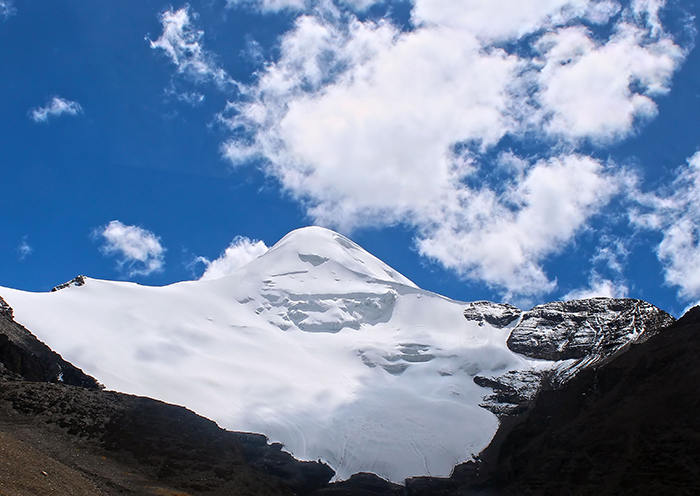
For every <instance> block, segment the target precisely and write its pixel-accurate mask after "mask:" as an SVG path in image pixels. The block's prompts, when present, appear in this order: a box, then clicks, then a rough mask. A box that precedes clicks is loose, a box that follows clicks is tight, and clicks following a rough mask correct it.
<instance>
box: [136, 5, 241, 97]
mask: <svg viewBox="0 0 700 496" xmlns="http://www.w3.org/2000/svg"><path fill="white" fill-rule="evenodd" d="M194 18H196V14H194V13H193V14H190V8H189V5H186V6H185V7H183V8H181V9H179V10H173V9H172V8H170V9H168V10H166V11H164V12H162V13H161V14H160V22H161V25H162V27H163V32H162V33H161V35H160V37H159V38H158V39H157V40H155V41H153V40H150V39H149V40H148V41H149V43H150V46H151V48H153V49H154V50H163V51H164V52H165V53H166V55H167V56H168V57H170V60H171V61H172V63H173V64H175V67H176V68H177V72H178V73H180V74H184V75H186V76H188V77H190V78H192V79H193V80H195V81H212V82H213V83H214V84H216V85H217V86H218V87H220V88H222V89H223V88H227V87H229V86H230V85H232V84H235V82H234V81H233V80H232V79H231V78H230V76H229V75H228V74H227V73H226V71H225V70H224V69H222V68H221V67H219V66H218V64H217V63H216V61H215V59H214V56H213V55H212V54H210V53H209V52H207V51H206V50H205V49H204V46H203V44H202V37H203V36H204V31H201V30H198V29H196V28H195V27H194V26H193V25H192V20H193V19H194Z"/></svg>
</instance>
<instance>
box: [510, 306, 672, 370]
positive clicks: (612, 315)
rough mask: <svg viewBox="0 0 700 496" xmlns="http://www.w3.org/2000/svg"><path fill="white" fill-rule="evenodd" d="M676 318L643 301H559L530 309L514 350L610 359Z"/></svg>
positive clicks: (513, 335)
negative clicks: (623, 348)
mask: <svg viewBox="0 0 700 496" xmlns="http://www.w3.org/2000/svg"><path fill="white" fill-rule="evenodd" d="M673 322H674V318H673V317H671V316H670V315H669V314H668V313H666V312H664V311H663V310H660V309H659V308H657V307H655V306H654V305H652V304H651V303H647V302H645V301H642V300H634V299H630V298H589V299H585V300H571V301H557V302H553V303H546V304H544V305H538V306H536V307H534V308H533V309H532V310H530V311H528V312H525V314H524V315H523V318H522V320H521V321H520V323H518V325H517V326H516V327H515V328H514V329H513V332H512V333H511V335H510V337H509V338H508V348H510V349H511V350H512V351H514V352H516V353H520V354H522V355H525V356H527V357H530V358H539V359H544V360H569V359H576V360H581V359H585V358H588V357H590V356H591V355H595V356H596V357H597V358H604V357H607V356H610V355H612V354H614V353H615V352H616V351H617V350H619V349H620V348H621V347H622V346H624V345H626V344H627V343H629V342H633V341H637V340H638V339H640V338H641V339H645V338H648V337H649V336H651V335H652V334H653V333H654V331H655V330H656V329H659V328H661V327H665V326H668V325H671V324H672V323H673ZM643 335H644V338H642V336H643Z"/></svg>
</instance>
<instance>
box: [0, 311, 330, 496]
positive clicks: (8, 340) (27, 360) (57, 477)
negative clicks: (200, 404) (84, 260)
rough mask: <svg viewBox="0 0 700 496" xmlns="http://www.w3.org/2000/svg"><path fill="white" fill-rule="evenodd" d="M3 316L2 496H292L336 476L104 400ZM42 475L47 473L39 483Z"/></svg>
mask: <svg viewBox="0 0 700 496" xmlns="http://www.w3.org/2000/svg"><path fill="white" fill-rule="evenodd" d="M0 309H1V312H0V363H1V364H2V366H0V436H2V438H1V439H3V444H2V447H3V448H4V449H5V450H6V453H4V455H5V456H4V457H3V461H2V462H0V489H1V491H0V493H1V494H3V495H4V496H5V495H17V496H25V495H39V494H59V493H61V494H105V495H112V494H115V495H116V494H161V495H168V494H170V495H176V494H178V495H192V496H194V495H199V494H202V495H204V494H206V495H239V494H240V495H267V494H269V495H278V494H279V495H286V494H290V495H291V494H307V493H309V492H311V491H313V490H315V489H317V488H320V487H323V486H325V485H326V483H327V482H328V481H329V480H330V478H331V477H332V476H333V471H332V470H331V469H330V468H329V467H328V466H326V465H324V464H321V463H316V462H300V461H298V460H295V459H294V458H293V457H292V456H291V455H289V454H288V453H285V452H283V451H281V446H280V445H268V443H267V439H266V438H265V437H264V436H262V435H258V434H248V433H239V432H229V431H225V430H223V429H220V428H219V427H218V426H217V425H216V424H215V423H214V422H212V421H210V420H207V419H205V418H203V417H200V416H198V415H196V414H194V413H193V412H191V411H189V410H187V409H185V408H182V407H178V406H173V405H168V404H165V403H162V402H159V401H155V400H152V399H148V398H141V397H136V396H130V395H126V394H120V393H115V392H110V391H102V390H101V389H100V388H99V387H98V384H97V382H96V381H95V380H94V379H93V378H91V377H89V376H87V375H85V374H84V373H83V372H82V371H80V370H79V369H77V368H75V367H73V366H72V365H70V364H69V363H67V362H65V361H64V360H63V359H62V358H61V357H60V356H59V355H57V354H56V353H54V352H52V351H51V350H50V349H49V348H48V347H46V346H45V345H44V344H43V343H41V342H39V341H38V340H37V339H36V338H35V337H34V336H33V335H32V334H31V333H30V332H29V331H27V330H26V329H25V328H23V327H22V326H20V325H18V324H17V323H15V322H14V321H13V320H12V311H11V309H10V308H9V307H8V306H7V304H5V302H4V301H2V300H0ZM29 453H36V455H35V456H29V455H28V454H29ZM28 456H29V458H28ZM12 463H14V464H15V465H12ZM31 466H33V467H34V469H33V470H32V469H30V468H29V467H31ZM38 467H47V468H45V469H41V470H40V472H41V473H40V474H38V473H37V469H38ZM49 472H50V473H49ZM86 481H87V482H86ZM61 487H63V488H66V487H75V488H77V487H81V488H82V489H81V491H82V492H80V491H77V490H76V491H73V490H71V492H65V493H64V492H62V491H59V488H61ZM90 487H92V489H89V488H90ZM86 488H88V489H86ZM56 491H59V492H56ZM86 491H87V492H86ZM91 491H92V492H91Z"/></svg>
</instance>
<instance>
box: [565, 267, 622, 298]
mask: <svg viewBox="0 0 700 496" xmlns="http://www.w3.org/2000/svg"><path fill="white" fill-rule="evenodd" d="M628 291H629V290H628V289H627V286H625V285H624V284H622V283H619V282H614V281H611V280H610V279H604V278H602V277H601V276H600V275H598V274H597V273H593V275H592V276H591V279H590V280H589V282H588V286H587V287H585V288H579V289H576V290H574V291H570V292H569V293H567V294H566V295H564V298H562V299H563V300H580V299H585V298H595V297H597V296H604V297H606V298H624V297H626V296H627V293H628Z"/></svg>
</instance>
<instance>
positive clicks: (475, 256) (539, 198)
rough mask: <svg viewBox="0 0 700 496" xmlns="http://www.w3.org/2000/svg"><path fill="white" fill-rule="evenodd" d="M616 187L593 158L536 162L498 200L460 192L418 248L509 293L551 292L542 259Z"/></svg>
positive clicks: (488, 193) (615, 180) (481, 193)
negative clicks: (457, 200)
mask: <svg viewBox="0 0 700 496" xmlns="http://www.w3.org/2000/svg"><path fill="white" fill-rule="evenodd" d="M620 182H621V181H620V179H619V178H617V177H615V176H613V175H609V174H607V173H606V172H605V170H604V167H603V165H602V164H600V163H599V162H598V161H595V160H593V159H591V158H590V157H586V156H581V155H568V156H562V157H557V158H552V159H550V160H547V161H539V162H538V163H536V164H534V166H532V167H531V168H530V169H529V170H528V172H527V173H526V175H525V176H524V177H523V178H522V179H521V180H520V181H517V182H515V183H514V184H513V185H512V186H511V187H510V188H508V189H507V190H506V191H505V192H504V193H502V194H501V195H498V196H497V195H495V194H494V193H493V192H492V191H489V190H483V189H482V190H481V191H478V192H473V191H468V190H462V191H460V192H459V193H461V195H460V196H461V197H460V199H459V203H457V204H455V205H453V206H452V208H451V209H450V211H448V212H445V215H444V216H442V217H439V218H438V219H437V222H436V223H435V224H436V226H429V227H427V228H424V234H423V235H422V236H421V237H420V239H419V242H418V246H419V250H420V252H421V254H423V255H426V256H428V257H431V258H434V259H436V260H438V261H439V262H440V263H442V264H443V265H444V266H446V267H448V268H451V269H454V270H456V271H457V272H459V273H462V274H464V275H466V276H468V277H471V278H475V279H479V280H482V281H485V282H487V283H490V284H492V285H496V286H500V287H502V288H505V289H506V290H507V291H508V293H510V294H521V295H522V294H534V293H538V292H541V291H551V290H553V289H554V287H555V285H556V284H555V281H552V280H550V279H549V278H548V277H547V275H546V274H545V273H544V270H543V268H542V266H541V260H542V259H543V258H544V257H545V256H546V255H548V254H550V253H553V252H556V251H557V250H558V249H560V248H561V247H562V246H563V245H564V244H565V243H566V242H567V241H568V240H570V239H571V238H572V236H574V234H575V233H576V232H577V231H578V230H579V229H580V228H581V227H582V226H583V225H584V223H585V222H586V220H587V219H589V218H590V217H591V216H592V215H593V214H595V213H596V212H598V211H599V210H600V208H601V207H603V206H604V205H605V204H606V203H607V202H608V200H609V199H610V197H611V196H612V195H613V194H615V193H616V192H617V191H618V189H619V185H620Z"/></svg>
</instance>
